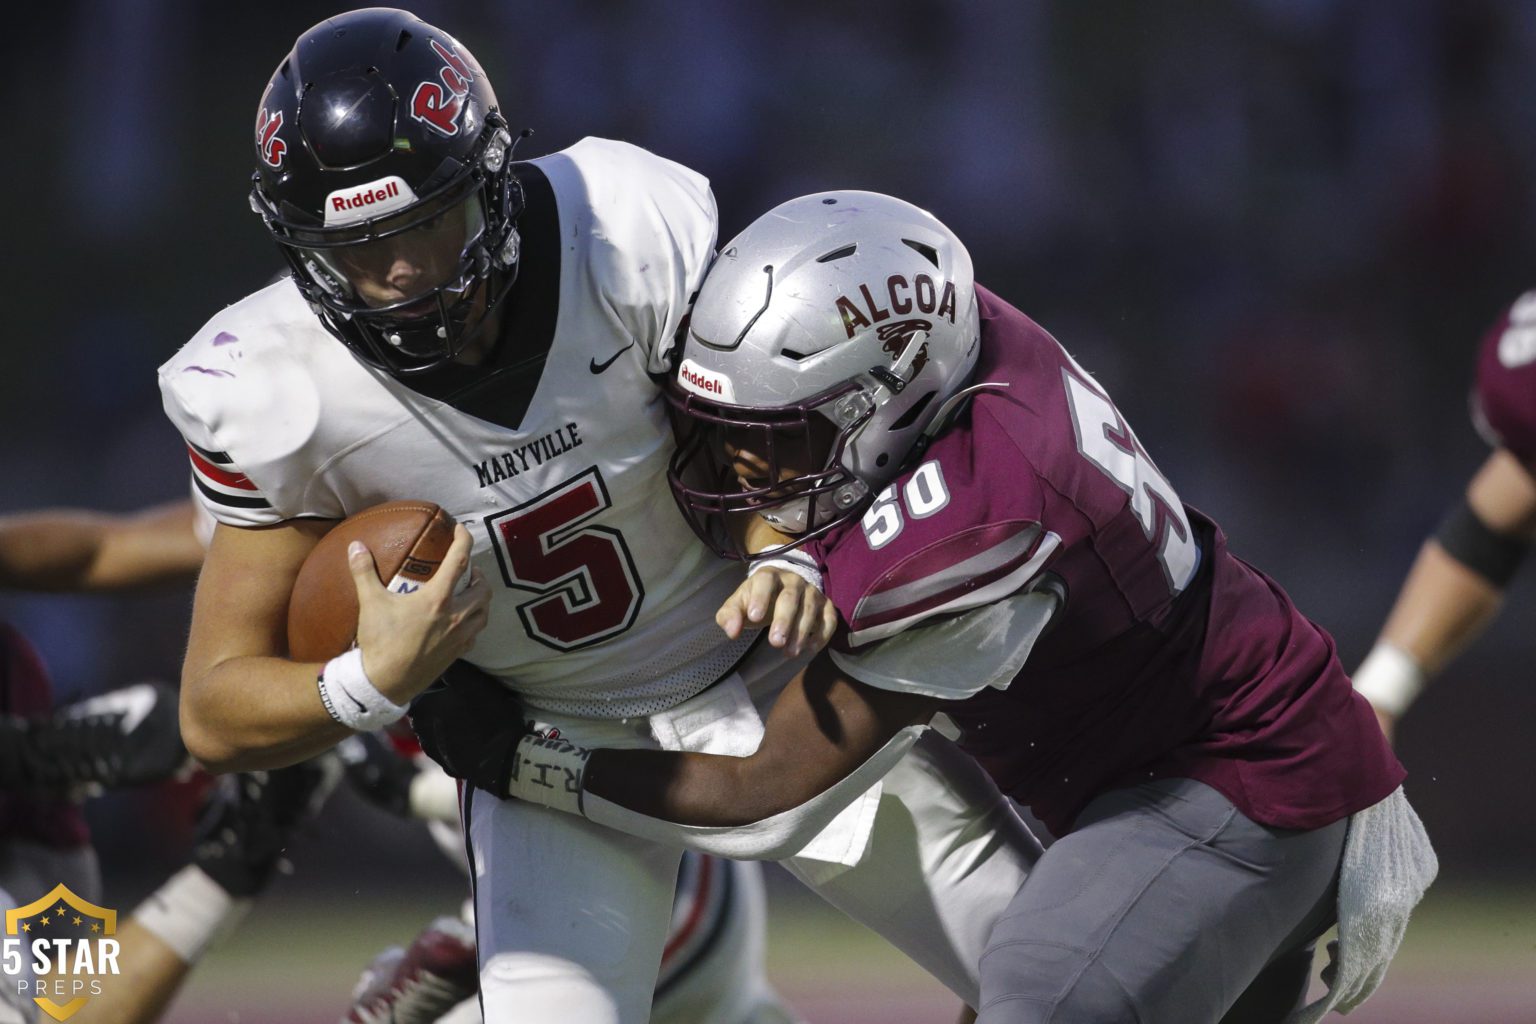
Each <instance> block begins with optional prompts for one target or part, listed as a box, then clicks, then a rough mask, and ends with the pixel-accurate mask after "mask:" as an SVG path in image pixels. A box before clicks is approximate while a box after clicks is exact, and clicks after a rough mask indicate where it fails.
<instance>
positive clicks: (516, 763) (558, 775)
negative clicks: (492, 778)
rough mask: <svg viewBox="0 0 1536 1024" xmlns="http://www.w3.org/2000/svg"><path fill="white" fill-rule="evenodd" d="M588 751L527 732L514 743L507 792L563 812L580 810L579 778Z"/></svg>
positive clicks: (578, 811) (580, 779)
mask: <svg viewBox="0 0 1536 1024" xmlns="http://www.w3.org/2000/svg"><path fill="white" fill-rule="evenodd" d="M591 756H592V751H590V750H587V749H586V748H585V747H578V746H576V745H575V744H574V743H570V742H568V741H566V740H552V739H546V738H544V737H543V736H536V735H534V734H533V733H529V734H528V735H527V736H524V737H523V738H522V740H520V741H519V742H518V744H517V753H516V755H515V756H514V758H513V761H512V775H511V778H509V779H508V780H507V796H509V797H513V798H515V799H518V800H527V801H528V802H529V803H534V804H542V805H544V806H545V807H551V808H553V809H555V810H557V811H564V812H566V813H567V814H580V813H581V782H582V775H583V774H584V773H585V772H586V769H587V758H589V757H591Z"/></svg>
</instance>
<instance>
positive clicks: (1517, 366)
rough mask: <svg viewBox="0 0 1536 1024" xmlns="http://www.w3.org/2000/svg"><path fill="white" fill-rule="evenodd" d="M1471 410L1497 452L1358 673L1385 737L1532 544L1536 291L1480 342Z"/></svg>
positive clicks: (1427, 548)
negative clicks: (1480, 347)
mask: <svg viewBox="0 0 1536 1024" xmlns="http://www.w3.org/2000/svg"><path fill="white" fill-rule="evenodd" d="M1472 410H1473V415H1472V420H1473V423H1474V425H1475V426H1476V427H1477V428H1478V432H1479V433H1481V434H1482V435H1483V437H1484V438H1485V439H1486V440H1487V441H1488V443H1489V445H1490V446H1491V447H1492V448H1493V452H1492V453H1491V454H1490V455H1489V456H1488V458H1487V459H1486V460H1485V461H1484V462H1483V464H1482V466H1481V467H1480V468H1479V469H1478V471H1477V472H1476V473H1475V474H1473V476H1472V479H1471V481H1470V482H1469V483H1468V484H1467V489H1466V493H1465V495H1464V496H1463V497H1462V500H1461V501H1460V502H1458V503H1457V505H1456V507H1455V508H1454V509H1452V510H1451V512H1450V514H1449V515H1448V516H1446V518H1445V521H1444V522H1443V523H1441V525H1440V528H1439V529H1438V530H1437V531H1436V532H1435V535H1434V536H1433V537H1430V538H1429V539H1428V540H1426V541H1425V542H1424V546H1423V547H1422V548H1421V549H1420V550H1419V556H1418V558H1417V559H1416V560H1415V561H1414V563H1413V568H1411V569H1410V570H1409V572H1408V578H1407V579H1406V580H1404V581H1403V586H1402V590H1401V591H1400V592H1399V593H1398V596H1397V601H1396V603H1395V604H1394V605H1393V607H1392V612H1391V614H1390V615H1389V616H1388V617H1387V621H1386V624H1385V625H1383V626H1382V629H1381V635H1380V636H1379V637H1378V638H1377V642H1376V646H1375V647H1374V648H1372V650H1371V653H1370V654H1369V655H1368V656H1367V658H1366V660H1365V661H1364V662H1363V663H1362V664H1361V666H1360V668H1359V670H1358V671H1357V672H1356V673H1355V688H1356V689H1357V690H1359V691H1360V692H1361V693H1362V694H1364V695H1365V696H1366V697H1367V698H1368V699H1369V700H1370V702H1371V704H1372V705H1373V706H1374V707H1375V708H1376V716H1377V718H1378V719H1379V720H1380V721H1381V727H1382V729H1383V730H1384V731H1385V732H1386V733H1387V735H1388V737H1391V736H1392V734H1393V732H1394V731H1395V729H1396V726H1397V721H1398V719H1399V718H1400V717H1402V715H1403V713H1404V712H1405V711H1407V710H1408V706H1409V705H1410V704H1411V703H1413V701H1414V699H1415V698H1416V697H1417V696H1418V695H1419V692H1420V691H1421V690H1423V689H1424V686H1425V684H1426V683H1427V682H1428V681H1429V679H1430V678H1431V677H1432V676H1434V675H1435V673H1437V672H1439V671H1440V670H1441V669H1442V668H1444V667H1445V665H1446V664H1447V663H1448V662H1450V660H1451V659H1452V658H1454V657H1456V655H1458V654H1460V653H1461V651H1462V650H1464V649H1465V648H1466V647H1467V645H1468V644H1470V643H1472V641H1473V640H1475V639H1477V637H1478V636H1479V635H1481V634H1482V632H1483V630H1484V629H1485V628H1487V626H1488V623H1489V622H1491V621H1492V620H1493V617H1494V616H1495V615H1496V614H1498V611H1499V608H1500V606H1501V605H1502V604H1503V601H1504V590H1505V588H1506V587H1508V586H1509V582H1510V580H1511V579H1513V578H1514V575H1515V571H1516V570H1517V569H1518V568H1519V567H1520V563H1521V562H1522V561H1523V560H1524V558H1525V555H1526V553H1527V551H1528V550H1529V549H1530V546H1531V542H1532V541H1533V540H1536V292H1528V293H1526V294H1525V295H1522V296H1521V297H1520V298H1519V299H1517V300H1515V303H1514V305H1512V306H1511V307H1510V308H1509V311H1508V312H1506V313H1505V314H1504V316H1502V317H1500V319H1499V322H1498V323H1497V324H1496V325H1495V326H1494V328H1493V330H1492V331H1490V332H1489V334H1488V336H1487V338H1486V339H1485V340H1484V342H1483V346H1482V351H1481V352H1480V353H1479V354H1478V360H1477V380H1476V383H1475V385H1474V387H1473V393H1472Z"/></svg>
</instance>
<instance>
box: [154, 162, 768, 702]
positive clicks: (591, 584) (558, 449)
mask: <svg viewBox="0 0 1536 1024" xmlns="http://www.w3.org/2000/svg"><path fill="white" fill-rule="evenodd" d="M530 163H531V165H532V167H533V168H536V172H533V171H529V172H527V173H525V174H523V177H524V181H525V185H526V187H527V188H528V189H529V195H530V200H531V201H530V206H529V210H528V211H527V212H526V213H525V214H524V217H523V219H522V221H520V224H519V226H520V228H521V229H522V230H523V234H524V239H523V265H522V267H521V268H520V270H519V274H520V278H519V281H518V288H517V290H515V291H514V292H513V293H512V294H513V295H514V296H517V297H518V302H517V304H516V305H515V306H512V308H511V311H510V312H509V314H508V316H510V317H511V318H512V325H513V327H514V328H516V329H514V330H509V331H508V332H507V334H506V337H505V338H504V340H503V343H502V345H501V348H500V350H498V352H497V354H496V355H495V356H494V357H493V361H492V365H491V366H489V367H483V368H477V370H476V371H474V372H471V371H469V370H467V369H466V368H463V367H453V368H451V369H452V370H454V371H458V374H459V377H458V379H460V381H461V383H462V386H459V387H457V390H456V391H455V390H454V389H453V388H449V389H448V392H449V393H447V394H446V395H445V396H444V397H441V398H439V397H429V395H428V394H426V393H423V392H426V391H428V390H429V389H428V388H426V387H424V386H422V385H421V384H420V383H419V382H417V381H415V380H413V381H412V382H411V383H412V386H407V385H406V384H403V383H401V382H400V381H398V380H396V379H395V378H393V377H391V376H389V375H388V374H386V373H384V372H382V371H379V370H375V369H373V368H371V367H369V366H367V365H366V364H364V363H362V362H361V361H359V360H358V359H356V358H355V357H354V356H353V355H352V354H351V352H350V351H349V350H348V349H347V348H346V347H345V346H344V345H343V344H342V343H341V342H340V341H338V340H336V339H335V338H334V337H333V336H332V335H330V334H329V333H328V332H327V331H326V330H325V328H324V327H322V326H321V324H320V321H319V319H318V318H317V317H316V316H315V314H314V313H312V312H311V311H310V309H309V307H308V306H307V305H306V304H305V302H304V301H303V299H302V298H301V296H300V293H299V292H298V290H297V289H296V288H295V287H294V285H293V284H292V282H291V281H288V280H282V281H279V282H277V283H275V284H272V285H270V286H268V287H267V288H264V289H262V290H261V291H259V292H256V293H255V294H254V295H251V296H249V297H248V298H246V299H245V300H243V301H241V302H239V303H236V304H235V305H233V306H230V307H229V308H227V309H225V310H224V311H223V312H221V313H219V314H218V315H217V316H215V317H214V318H213V319H212V320H210V321H209V322H208V324H207V325H206V326H205V327H204V328H203V329H202V330H201V331H199V332H198V334H197V335H196V336H195V337H194V338H193V339H192V340H191V341H190V342H189V343H188V344H187V345H186V346H185V347H184V348H182V350H181V351H180V352H179V353H177V355H176V356H175V357H174V358H173V359H171V360H170V361H169V362H167V363H166V364H165V365H164V366H162V367H161V368H160V387H161V390H162V392H163V395H164V399H165V408H166V411H167V413H168V415H169V416H170V418H171V419H172V421H174V422H175V424H176V426H177V427H178V428H179V429H180V430H181V432H182V434H183V435H184V436H185V438H186V440H187V443H188V448H189V454H190V455H191V459H192V466H193V484H194V486H195V487H196V489H197V491H198V493H199V496H200V498H201V500H202V503H203V504H204V505H205V507H206V508H207V509H208V511H209V512H210V513H211V514H212V515H213V516H214V517H215V518H217V519H218V520H219V521H220V522H221V523H225V524H228V525H230V526H261V525H266V524H271V523H276V522H281V521H283V520H287V519H293V518H297V517H303V516H310V517H320V518H327V519H339V518H343V517H345V516H348V515H351V514H352V513H354V512H358V511H360V510H362V509H364V508H367V507H369V506H371V505H376V504H378V503H379V502H383V501H391V500H396V499H418V500H429V501H434V502H436V503H438V504H439V505H441V506H442V507H443V508H444V509H445V510H447V512H448V513H449V514H451V515H452V516H453V517H454V518H455V519H456V520H458V521H459V522H461V523H463V524H464V525H465V526H466V527H468V528H469V530H470V532H471V533H472V534H473V536H474V540H475V545H474V560H475V564H476V565H478V566H479V567H480V569H481V571H482V572H483V573H484V574H485V576H486V579H487V580H488V581H489V582H490V583H491V584H492V586H493V587H494V588H495V591H494V597H493V599H492V602H491V620H490V625H489V626H488V627H487V628H486V629H485V631H484V632H483V633H482V634H481V635H480V637H479V640H478V641H477V643H476V644H475V647H474V649H473V651H472V652H471V654H470V655H469V660H470V661H472V662H474V663H475V664H476V665H479V666H480V667H481V668H483V669H485V670H486V671H488V672H490V673H492V674H494V675H497V676H499V677H501V678H503V679H505V680H506V681H507V682H508V684H509V685H510V686H511V687H512V688H513V689H514V690H515V691H517V692H518V693H519V694H521V695H522V696H523V697H524V698H525V700H526V702H527V703H528V704H530V705H531V706H533V707H535V708H543V709H547V710H550V711H555V712H560V713H565V714H576V715H585V716H592V717H629V716H634V715H643V714H648V713H651V712H653V711H657V710H660V709H662V708H665V707H669V706H671V705H673V704H675V703H677V702H678V701H681V700H684V699H686V698H687V697H689V696H692V695H693V694H694V693H697V692H699V691H700V690H702V689H703V688H704V687H705V686H707V685H708V684H709V683H711V682H713V681H714V680H715V679H716V678H718V677H719V676H720V675H722V674H723V673H724V672H725V671H726V670H727V669H729V668H730V666H731V665H733V664H734V663H735V662H736V661H738V660H739V659H740V657H741V655H742V654H743V653H744V652H745V649H746V647H747V646H748V645H749V644H750V642H751V640H752V639H754V638H755V637H744V638H742V639H741V640H738V641H736V642H729V641H726V640H725V638H724V635H723V634H722V633H721V632H720V630H719V628H718V627H717V626H716V625H715V622H714V612H715V610H716V609H717V608H718V607H719V605H720V604H721V603H722V602H723V601H724V600H725V598H726V597H727V596H729V594H730V593H731V591H732V590H733V589H734V588H735V587H736V585H737V584H738V583H739V582H740V579H741V575H742V570H741V567H740V566H739V565H737V564H735V563H731V562H725V561H723V560H720V559H717V558H715V557H714V555H713V554H711V553H710V552H709V551H708V549H706V548H705V547H704V546H703V545H702V544H701V543H700V542H699V541H698V540H697V539H696V538H695V537H694V536H693V534H692V532H691V531H690V530H689V529H688V527H687V525H686V524H685V523H684V521H683V518H682V516H681V515H680V514H679V513H678V511H677V509H676V506H675V505H674V503H673V500H672V495H671V492H670V490H669V488H668V486H667V480H666V468H667V459H668V457H669V455H670V453H671V451H672V434H671V430H670V428H669V427H668V424H667V417H666V410H665V403H664V401H663V399H662V397H661V391H660V387H659V381H660V380H661V375H662V374H663V373H665V372H666V370H667V354H668V349H669V347H670V345H671V342H672V338H673V335H674V334H675V332H676V330H677V328H678V325H679V323H680V322H681V320H682V318H683V316H684V314H685V313H686V312H687V310H688V305H689V302H690V300H691V298H692V296H693V294H694V293H695V291H696V290H697V289H698V287H699V284H700V282H701V281H702V279H703V277H704V272H705V270H706V269H707V268H708V264H709V260H710V257H711V254H712V251H713V247H714V243H715V233H716V217H715V207H714V199H713V197H712V195H711V194H710V191H709V186H708V183H707V182H706V181H705V179H703V178H702V177H700V176H699V175H697V174H694V173H693V172H691V171H689V170H687V169H685V168H683V167H680V166H679V165H677V164H674V163H671V162H670V161H667V160H663V159H661V158H659V157H657V156H654V155H653V154H650V153H648V152H646V151H645V150H642V149H638V148H636V147H634V146H630V145H627V144H624V143H618V142H611V141H607V140H601V139H586V140H583V141H582V142H580V143H577V144H576V145H574V146H572V147H571V148H570V149H567V150H564V151H562V152H559V153H554V154H552V155H550V156H546V157H542V158H540V159H538V160H534V161H531V162H530ZM522 166H523V168H525V169H526V168H528V167H529V165H527V164H525V165H522ZM545 181H547V185H544V184H542V183H543V182H545ZM541 188H542V189H543V190H544V192H543V195H544V198H545V200H546V201H545V202H543V203H540V202H538V200H539V197H540V193H539V189H541ZM551 192H552V194H553V195H552V201H550V199H549V193H551ZM550 208H552V209H553V210H554V212H555V214H556V217H554V218H549V217H547V216H546V222H547V223H546V225H545V227H544V228H542V229H541V228H540V226H539V221H538V218H537V215H536V212H537V211H540V210H544V211H546V212H547V211H548V210H549V209H550ZM541 231H542V234H541ZM556 250H558V252H559V257H558V259H556V258H555V257H554V255H553V253H554V251H556ZM556 263H557V264H558V267H556V266H554V264H556ZM546 286H547V287H546ZM541 296H542V297H543V298H544V299H547V300H548V301H547V307H548V312H547V315H546V316H545V317H544V319H543V321H540V320H539V317H537V316H532V315H524V313H525V311H524V309H523V308H522V307H524V306H533V305H537V304H538V302H539V301H540V298H541ZM556 297H557V299H558V301H556ZM509 305H511V304H509ZM519 317H522V319H519ZM536 322H542V323H544V324H545V330H544V337H543V338H542V339H540V338H533V337H528V336H526V335H528V334H531V333H534V332H532V331H531V330H528V329H526V325H527V324H529V323H536ZM546 343H547V344H548V354H547V357H546V358H544V359H543V360H542V365H540V360H539V359H538V355H539V352H540V351H541V350H542V347H543V345H544V344H546ZM520 346H522V347H524V349H525V351H519V348H520ZM503 350H505V351H503ZM526 353H531V355H527V354H526ZM429 376H430V375H429ZM413 387H415V388H420V389H421V390H420V391H418V390H413ZM439 390H442V389H439ZM466 396H467V397H466ZM465 406H468V407H470V408H473V409H474V410H475V412H476V413H478V415H476V414H471V413H470V412H467V411H464V409H463V408H462V407H465Z"/></svg>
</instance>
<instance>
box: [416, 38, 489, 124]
mask: <svg viewBox="0 0 1536 1024" xmlns="http://www.w3.org/2000/svg"><path fill="white" fill-rule="evenodd" d="M431 43H432V49H434V50H436V51H437V55H438V56H439V57H441V58H443V67H442V68H441V69H440V70H439V71H438V77H439V78H441V79H442V84H441V85H439V84H438V83H437V82H422V83H421V84H420V85H418V86H417V87H416V92H415V94H414V95H412V96H411V116H412V117H414V118H415V119H416V120H418V121H421V122H423V123H425V124H426V125H427V126H428V127H430V128H432V129H433V130H434V131H437V132H441V133H442V134H444V135H450V136H451V135H457V134H459V117H460V115H461V114H463V113H464V101H465V99H467V98H468V97H469V83H470V82H473V81H474V80H475V76H474V73H473V72H472V71H470V70H469V64H467V63H466V62H465V60H464V58H463V57H460V56H459V55H458V54H456V53H454V52H453V51H452V50H450V49H448V48H447V47H446V46H444V45H443V44H442V43H439V42H438V41H437V40H436V39H433V40H431Z"/></svg>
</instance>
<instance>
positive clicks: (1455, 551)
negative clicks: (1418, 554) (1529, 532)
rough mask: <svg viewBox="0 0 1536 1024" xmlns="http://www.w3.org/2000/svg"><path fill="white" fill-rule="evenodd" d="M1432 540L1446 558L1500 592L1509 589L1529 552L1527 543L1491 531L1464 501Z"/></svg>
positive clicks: (1464, 500) (1459, 503)
mask: <svg viewBox="0 0 1536 1024" xmlns="http://www.w3.org/2000/svg"><path fill="white" fill-rule="evenodd" d="M1435 540H1436V541H1438V542H1439V543H1440V546H1441V547H1442V548H1444V549H1445V553H1446V554H1448V555H1450V556H1451V557H1452V558H1454V559H1456V561H1458V562H1460V563H1461V564H1462V565H1464V566H1466V567H1467V568H1468V569H1471V570H1472V571H1473V572H1475V573H1477V574H1478V575H1479V576H1481V577H1483V578H1484V579H1485V580H1487V581H1488V582H1489V583H1492V584H1493V585H1494V586H1495V587H1498V588H1499V589H1500V590H1502V589H1504V588H1505V587H1506V586H1508V585H1509V581H1510V580H1511V579H1513V578H1514V575H1515V572H1516V570H1518V569H1519V568H1520V562H1521V561H1522V560H1523V559H1524V558H1525V555H1526V552H1527V551H1529V550H1530V544H1529V542H1527V541H1524V540H1521V539H1519V538H1517V537H1511V536H1509V535H1508V534H1503V533H1498V532H1497V531H1495V530H1493V529H1491V528H1490V527H1489V526H1488V524H1487V523H1485V522H1483V521H1482V519H1480V518H1478V515H1477V513H1476V512H1474V511H1473V510H1472V506H1471V505H1469V504H1467V500H1466V499H1465V498H1463V499H1462V500H1461V501H1460V502H1458V503H1457V504H1456V507H1455V508H1453V509H1451V513H1450V515H1448V516H1446V517H1445V521H1444V522H1443V523H1441V524H1440V529H1439V530H1438V531H1436V533H1435Z"/></svg>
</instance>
